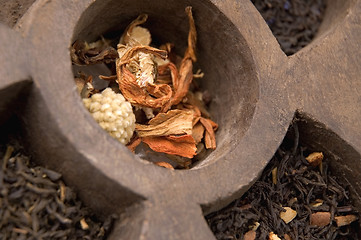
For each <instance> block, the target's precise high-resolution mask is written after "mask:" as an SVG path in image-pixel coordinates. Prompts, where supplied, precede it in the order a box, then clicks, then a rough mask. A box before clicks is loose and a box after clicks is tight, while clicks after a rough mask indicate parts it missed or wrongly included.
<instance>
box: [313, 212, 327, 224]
mask: <svg viewBox="0 0 361 240" xmlns="http://www.w3.org/2000/svg"><path fill="white" fill-rule="evenodd" d="M310 222H311V225H312V226H316V227H324V226H327V225H328V224H330V222H331V213H330V212H316V213H312V214H311V217H310Z"/></svg>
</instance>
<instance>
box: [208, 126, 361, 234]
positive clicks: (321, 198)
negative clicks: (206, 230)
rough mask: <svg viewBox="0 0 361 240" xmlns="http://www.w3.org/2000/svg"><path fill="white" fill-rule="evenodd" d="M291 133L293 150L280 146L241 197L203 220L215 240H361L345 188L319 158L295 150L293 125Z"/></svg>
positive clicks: (319, 155)
mask: <svg viewBox="0 0 361 240" xmlns="http://www.w3.org/2000/svg"><path fill="white" fill-rule="evenodd" d="M293 129H294V131H295V133H294V140H293V141H292V142H293V144H290V142H289V141H284V143H283V144H282V145H281V146H280V148H279V149H278V150H277V153H276V154H275V155H274V157H273V158H272V160H271V161H270V163H269V165H268V166H267V167H266V169H265V170H264V171H263V173H262V176H261V177H260V179H259V180H257V181H256V182H255V184H254V185H253V186H252V187H251V188H250V189H249V190H248V191H247V192H246V193H245V194H244V196H243V197H241V198H239V199H237V200H235V201H234V202H233V203H231V204H230V205H229V206H228V207H226V208H224V209H222V210H220V211H218V212H215V213H212V214H210V215H208V216H207V217H206V218H207V221H208V224H209V225H210V228H211V230H212V231H213V232H214V234H215V236H216V238H217V239H248V240H255V239H286V240H287V239H324V240H329V239H339V240H346V239H360V236H359V226H360V225H359V222H358V221H357V220H358V219H359V213H358V212H357V211H356V209H355V207H354V206H352V200H351V197H350V191H349V189H348V186H345V185H346V184H344V181H342V179H340V178H339V177H336V176H332V172H331V171H330V168H329V163H330V159H328V158H327V157H325V158H324V155H323V153H321V152H310V154H307V153H306V150H307V148H305V147H303V146H300V145H298V143H299V139H298V136H299V133H298V127H297V121H295V122H294V123H293ZM292 145H293V146H292ZM314 159H318V160H317V161H314ZM315 162H318V163H317V164H315ZM274 169H277V171H274ZM274 176H275V178H276V179H277V181H274ZM254 226H257V229H254Z"/></svg>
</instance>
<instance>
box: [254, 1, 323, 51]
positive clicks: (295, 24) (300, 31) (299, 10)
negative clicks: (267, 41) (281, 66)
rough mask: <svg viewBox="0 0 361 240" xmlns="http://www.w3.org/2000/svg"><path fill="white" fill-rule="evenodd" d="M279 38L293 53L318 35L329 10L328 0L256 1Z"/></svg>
mask: <svg viewBox="0 0 361 240" xmlns="http://www.w3.org/2000/svg"><path fill="white" fill-rule="evenodd" d="M252 2H253V4H254V5H255V7H256V8H257V9H258V11H259V12H260V13H261V15H262V17H263V18H264V19H265V20H266V23H267V24H268V26H269V27H270V29H271V30H272V32H273V34H274V35H275V37H276V38H277V40H278V42H279V44H280V45H281V48H282V50H283V51H284V52H285V53H286V54H287V55H292V54H294V53H295V52H297V51H299V50H300V49H301V48H303V47H305V46H306V45H307V44H309V43H310V42H311V41H312V39H313V38H314V36H315V35H316V33H317V31H318V28H319V26H320V24H321V22H322V19H323V15H324V12H325V9H326V3H325V1H324V0H266V1H265V0H252Z"/></svg>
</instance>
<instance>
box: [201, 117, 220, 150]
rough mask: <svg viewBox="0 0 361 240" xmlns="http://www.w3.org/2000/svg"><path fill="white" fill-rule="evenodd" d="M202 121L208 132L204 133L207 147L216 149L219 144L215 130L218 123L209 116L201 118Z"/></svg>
mask: <svg viewBox="0 0 361 240" xmlns="http://www.w3.org/2000/svg"><path fill="white" fill-rule="evenodd" d="M200 122H201V123H202V125H203V126H204V128H205V129H206V132H205V134H204V142H205V144H206V148H207V149H209V148H210V149H216V147H217V144H216V135H215V133H214V131H215V129H217V128H218V125H217V124H216V123H215V122H213V121H212V120H210V119H207V118H200Z"/></svg>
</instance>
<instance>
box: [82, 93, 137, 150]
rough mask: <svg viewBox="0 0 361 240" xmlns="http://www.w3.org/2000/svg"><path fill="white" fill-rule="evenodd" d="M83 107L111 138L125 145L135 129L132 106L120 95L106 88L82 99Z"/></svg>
mask: <svg viewBox="0 0 361 240" xmlns="http://www.w3.org/2000/svg"><path fill="white" fill-rule="evenodd" d="M83 102H84V105H85V107H86V108H87V109H88V110H89V112H90V113H91V114H92V116H93V117H94V119H95V120H96V121H97V122H98V123H99V125H100V126H101V127H102V128H103V129H104V130H106V131H107V132H108V133H109V134H110V135H111V136H112V137H114V138H116V139H118V140H119V141H120V142H121V143H123V144H127V143H128V142H129V141H130V138H131V137H132V136H133V132H134V129H135V115H134V113H133V110H132V106H131V105H130V103H129V102H127V101H126V100H125V98H124V97H123V95H122V94H120V93H115V92H113V90H112V89H110V88H107V89H105V90H104V91H103V92H102V93H97V94H94V95H93V96H92V97H91V98H87V99H83Z"/></svg>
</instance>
